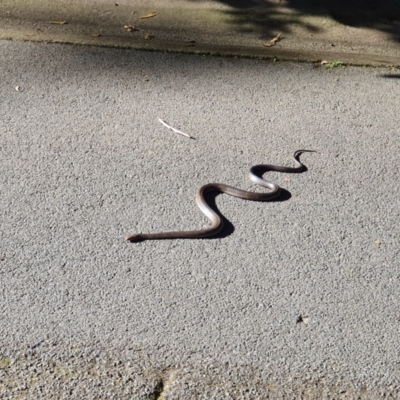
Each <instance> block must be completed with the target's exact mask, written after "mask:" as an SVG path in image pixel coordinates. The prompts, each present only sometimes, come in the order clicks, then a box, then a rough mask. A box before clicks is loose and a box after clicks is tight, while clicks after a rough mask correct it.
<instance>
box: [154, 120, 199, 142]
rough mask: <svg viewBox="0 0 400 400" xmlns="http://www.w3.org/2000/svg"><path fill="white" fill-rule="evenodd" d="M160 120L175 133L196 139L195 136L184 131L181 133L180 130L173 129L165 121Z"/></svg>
mask: <svg viewBox="0 0 400 400" xmlns="http://www.w3.org/2000/svg"><path fill="white" fill-rule="evenodd" d="M158 120H159V121H160V122H161V123H162V124H163V125H164V126H165V127H166V128H168V129H170V130H171V131H173V132H175V133H179V134H180V135H183V136H186V137H187V138H189V139H194V137H193V136H190V135H188V134H187V133H184V132H182V131H179V130H178V129H175V128H173V127H172V126H170V125H168V124H167V123H166V122H165V121H163V120H162V119H161V118H158Z"/></svg>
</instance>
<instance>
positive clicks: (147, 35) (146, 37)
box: [144, 32, 154, 40]
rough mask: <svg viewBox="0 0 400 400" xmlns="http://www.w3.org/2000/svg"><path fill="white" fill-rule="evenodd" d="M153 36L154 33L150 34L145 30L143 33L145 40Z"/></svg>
mask: <svg viewBox="0 0 400 400" xmlns="http://www.w3.org/2000/svg"><path fill="white" fill-rule="evenodd" d="M153 37H154V35H152V34H151V33H149V32H146V33H145V35H144V39H145V40H150V39H153Z"/></svg>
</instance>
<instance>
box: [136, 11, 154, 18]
mask: <svg viewBox="0 0 400 400" xmlns="http://www.w3.org/2000/svg"><path fill="white" fill-rule="evenodd" d="M157 14H158V13H156V12H151V13H148V14H145V15H142V16H141V17H139V19H146V18H153V17H155V16H156V15H157Z"/></svg>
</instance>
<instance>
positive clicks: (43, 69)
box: [0, 41, 400, 399]
mask: <svg viewBox="0 0 400 400" xmlns="http://www.w3.org/2000/svg"><path fill="white" fill-rule="evenodd" d="M0 62H1V80H0V87H1V91H0V102H1V103H0V135H1V136H0V152H1V153H0V155H1V163H0V168H1V170H0V184H1V186H0V216H1V221H0V223H1V225H0V235H1V242H0V257H1V258H0V260H1V261H0V285H1V303H0V307H1V318H0V346H1V358H0V374H1V375H0V397H1V398H5V399H7V398H10V399H11V398H12V399H14V398H15V399H16V398H29V399H30V398H31V399H37V398H69V399H72V398H76V399H78V398H79V399H82V398H85V399H100V398H104V399H106V398H107V399H109V398H116V399H133V398H134V399H194V398H202V399H212V398H215V399H242V398H243V399H264V398H267V397H268V396H269V397H268V398H309V399H314V398H315V399H323V398H327V399H328V398H335V399H339V398H346V399H352V398H360V399H375V398H399V396H400V383H399V371H400V368H399V359H400V358H399V357H400V343H399V330H400V311H399V310H400V298H399V279H400V263H399V248H400V246H399V236H400V235H399V217H400V216H399V210H400V200H399V199H400V184H399V179H398V160H399V153H400V149H399V126H400V115H399V112H398V111H399V109H400V101H399V92H400V79H399V76H400V75H399V74H398V72H396V71H393V70H389V69H367V68H349V67H344V68H323V67H320V68H315V66H311V65H308V64H297V65H296V64H290V63H278V62H276V63H274V62H267V61H255V60H243V59H234V58H231V59H229V58H226V59H225V58H207V57H200V56H187V55H173V54H164V53H151V52H140V51H134V50H118V49H104V48H91V47H73V46H67V45H56V44H34V43H18V42H8V41H3V42H0ZM16 88H17V89H16ZM157 118H162V119H164V120H166V121H167V122H168V123H170V125H172V126H174V127H176V128H178V129H181V130H183V131H185V132H187V133H189V134H191V135H192V136H194V137H195V138H196V140H188V139H186V138H184V137H181V136H177V135H176V134H174V133H173V132H171V131H169V130H167V129H166V128H164V127H163V126H162V125H161V124H160V123H159V122H158V121H157ZM303 148H304V149H312V150H317V153H305V154H303V156H302V161H303V162H304V163H305V164H306V166H307V168H308V171H306V172H304V173H301V174H295V175H293V174H280V173H270V174H268V177H269V178H271V180H274V181H276V182H277V183H279V184H280V185H281V186H282V187H283V188H284V189H285V192H284V194H283V197H282V198H280V199H278V201H273V202H267V203H257V202H249V201H245V200H240V199H237V198H233V197H229V196H227V195H220V196H216V197H215V203H216V205H217V207H218V209H219V210H220V211H221V212H222V214H223V215H224V216H225V217H226V218H227V219H228V221H229V222H228V223H227V228H226V230H225V231H224V232H223V234H222V235H221V236H220V237H218V238H216V239H203V240H172V241H149V242H142V243H137V244H131V243H128V242H126V241H125V236H126V235H127V234H129V233H133V232H154V231H161V230H170V229H178V230H179V229H197V228H198V229H200V228H202V227H204V226H206V225H207V221H206V219H205V217H204V216H203V215H202V214H201V212H200V211H199V210H198V208H197V206H196V203H195V200H194V195H195V192H196V189H197V188H198V187H199V186H201V185H202V184H205V183H209V182H223V183H227V184H231V185H233V186H238V187H241V188H243V189H250V190H258V189H257V187H255V186H254V185H253V184H252V183H251V182H250V181H249V180H248V177H247V174H248V170H249V168H250V167H251V166H252V165H254V164H259V163H271V164H277V165H288V166H290V165H293V162H292V159H291V155H292V153H293V151H294V150H296V149H303ZM211 201H214V198H212V199H211ZM285 396H286V397H285Z"/></svg>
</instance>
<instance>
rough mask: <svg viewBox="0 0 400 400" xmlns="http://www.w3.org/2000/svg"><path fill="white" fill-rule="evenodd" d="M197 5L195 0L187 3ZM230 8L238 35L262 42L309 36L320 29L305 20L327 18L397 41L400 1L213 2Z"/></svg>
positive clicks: (227, 0)
mask: <svg viewBox="0 0 400 400" xmlns="http://www.w3.org/2000/svg"><path fill="white" fill-rule="evenodd" d="M189 1H198V0H189ZM216 1H218V2H219V3H222V4H225V5H228V6H230V7H232V8H233V10H232V11H226V13H227V14H229V15H230V16H232V17H233V19H234V23H235V24H237V26H238V31H239V32H254V31H258V32H260V34H261V36H262V37H264V38H267V37H270V36H271V35H272V34H276V33H277V32H278V31H279V32H282V33H289V32H290V26H293V25H294V24H295V25H298V26H301V27H303V28H305V29H307V30H309V31H310V32H318V31H319V30H320V28H318V27H317V26H314V25H312V24H310V23H307V22H305V21H304V18H302V17H304V16H321V17H322V16H330V17H332V18H333V19H334V20H336V21H337V22H339V23H340V24H343V25H347V26H352V27H360V28H373V29H377V30H380V31H382V32H386V33H388V34H390V35H391V37H392V38H393V39H394V40H396V41H400V0H381V1H376V0H325V1H321V0H282V1H279V0H216Z"/></svg>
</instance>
